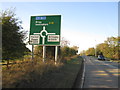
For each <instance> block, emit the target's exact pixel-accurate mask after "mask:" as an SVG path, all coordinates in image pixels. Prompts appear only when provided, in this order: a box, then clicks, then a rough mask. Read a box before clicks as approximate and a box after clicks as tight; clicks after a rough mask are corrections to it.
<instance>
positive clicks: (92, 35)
mask: <svg viewBox="0 0 120 90" xmlns="http://www.w3.org/2000/svg"><path fill="white" fill-rule="evenodd" d="M10 7H13V8H14V7H15V8H16V11H15V13H16V16H17V17H19V19H20V20H22V21H23V24H22V26H23V28H24V30H26V31H29V30H30V16H35V15H49V14H50V15H51V14H52V15H56V14H57V15H61V16H62V17H61V18H62V21H61V23H62V24H61V36H62V37H65V38H66V39H67V40H69V41H70V46H73V45H76V46H78V47H79V52H80V51H82V50H86V49H88V48H90V47H95V45H96V44H98V43H102V42H104V40H106V39H107V37H111V36H114V37H116V36H118V3H117V2H9V3H8V2H3V3H2V10H5V9H7V8H10ZM27 47H29V48H30V49H31V45H27Z"/></svg>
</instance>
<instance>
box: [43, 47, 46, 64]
mask: <svg viewBox="0 0 120 90" xmlns="http://www.w3.org/2000/svg"><path fill="white" fill-rule="evenodd" d="M45 57H46V48H45V46H43V62H45Z"/></svg>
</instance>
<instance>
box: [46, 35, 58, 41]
mask: <svg viewBox="0 0 120 90" xmlns="http://www.w3.org/2000/svg"><path fill="white" fill-rule="evenodd" d="M48 42H59V35H48Z"/></svg>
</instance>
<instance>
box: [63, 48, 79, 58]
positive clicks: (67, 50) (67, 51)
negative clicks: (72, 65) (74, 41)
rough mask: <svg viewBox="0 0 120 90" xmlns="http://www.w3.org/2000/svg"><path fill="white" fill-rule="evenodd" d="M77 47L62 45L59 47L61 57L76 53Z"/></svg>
mask: <svg viewBox="0 0 120 90" xmlns="http://www.w3.org/2000/svg"><path fill="white" fill-rule="evenodd" d="M77 49H78V48H77ZM77 49H76V48H75V47H68V46H64V47H61V54H62V56H63V57H67V56H73V55H76V54H77V52H78V50H77Z"/></svg>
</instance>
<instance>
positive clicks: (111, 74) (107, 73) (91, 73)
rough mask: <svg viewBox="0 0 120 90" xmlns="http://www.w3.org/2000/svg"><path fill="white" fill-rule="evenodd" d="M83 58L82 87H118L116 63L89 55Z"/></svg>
mask: <svg viewBox="0 0 120 90" xmlns="http://www.w3.org/2000/svg"><path fill="white" fill-rule="evenodd" d="M83 58H84V59H85V79H84V84H83V88H119V85H118V81H119V80H118V63H116V62H109V61H100V60H97V58H94V57H91V56H83Z"/></svg>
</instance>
